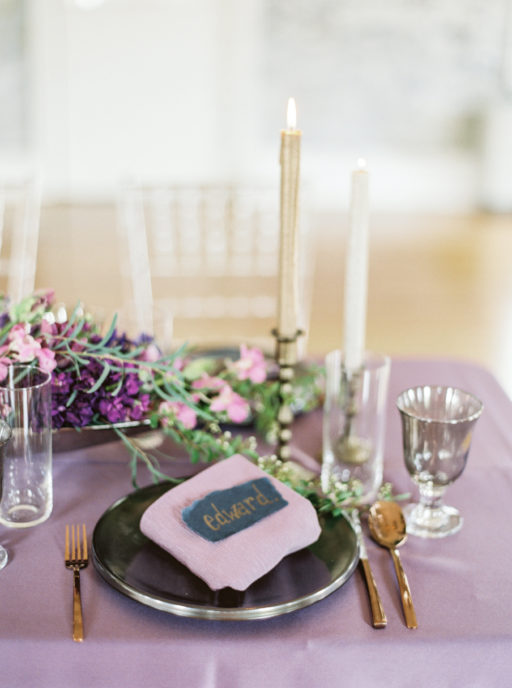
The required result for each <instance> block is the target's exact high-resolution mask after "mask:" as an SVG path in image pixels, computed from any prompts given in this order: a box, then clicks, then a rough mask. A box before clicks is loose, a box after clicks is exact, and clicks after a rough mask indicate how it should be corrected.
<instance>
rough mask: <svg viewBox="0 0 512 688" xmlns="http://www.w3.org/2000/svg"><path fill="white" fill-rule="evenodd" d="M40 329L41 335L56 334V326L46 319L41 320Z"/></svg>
mask: <svg viewBox="0 0 512 688" xmlns="http://www.w3.org/2000/svg"><path fill="white" fill-rule="evenodd" d="M40 329H41V334H51V335H55V334H57V325H55V323H51V322H49V321H48V320H47V319H46V318H43V319H42V320H41V325H40Z"/></svg>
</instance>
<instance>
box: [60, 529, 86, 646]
mask: <svg viewBox="0 0 512 688" xmlns="http://www.w3.org/2000/svg"><path fill="white" fill-rule="evenodd" d="M69 532H70V527H69V526H66V544H65V552H64V559H65V564H66V568H68V569H71V570H72V571H73V640H74V641H75V642H77V643H81V642H82V640H83V639H84V622H83V618H82V598H81V596H80V569H85V567H86V566H87V564H88V563H89V555H88V552H87V534H86V532H85V523H84V524H82V538H80V526H78V525H77V526H73V525H72V526H71V547H70V536H69Z"/></svg>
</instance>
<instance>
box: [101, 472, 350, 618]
mask: <svg viewBox="0 0 512 688" xmlns="http://www.w3.org/2000/svg"><path fill="white" fill-rule="evenodd" d="M169 489H171V488H170V487H169V485H168V484H166V483H161V484H159V485H150V486H149V487H144V488H141V489H140V490H137V491H135V492H132V493H131V494H129V495H127V496H126V497H123V498H122V499H120V500H119V501H117V502H116V503H115V504H113V505H112V506H111V507H110V508H109V509H107V511H106V512H105V513H104V514H103V516H102V517H101V518H100V520H99V521H98V523H97V524H96V527H95V529H94V533H93V538H92V552H93V561H94V564H95V566H96V568H97V569H98V571H99V573H100V574H101V575H102V576H103V578H104V579H105V580H106V581H107V582H108V583H109V584H110V585H112V586H113V587H114V588H116V589H117V590H120V591H121V592H122V593H124V594H125V595H127V596H128V597H131V598H132V599H135V600H137V601H138V602H141V603H142V604H145V605H148V606H149V607H155V608H156V609H160V610H162V611H165V612H169V613H171V614H177V615H178V616H189V617H196V618H201V619H221V620H245V619H265V618H268V617H271V616H279V615H281V614H286V613H288V612H292V611H294V610H295V609H301V608H302V607H307V606H309V605H311V604H314V603H315V602H318V601H319V600H321V599H323V598H324V597H327V595H330V594H331V593H332V592H334V590H336V589H337V588H339V587H340V586H341V585H343V584H344V583H345V582H346V581H347V580H348V579H349V578H350V576H351V575H352V573H353V571H354V569H355V567H356V565H357V561H358V557H359V549H358V545H357V537H356V535H355V533H354V530H353V529H352V526H351V525H350V524H349V522H348V521H347V520H346V519H345V518H343V517H339V518H326V519H322V520H321V525H322V532H321V535H320V538H319V539H318V540H317V541H316V542H315V543H314V544H312V545H310V546H309V547H307V548H306V549H303V550H300V551H299V552H295V553H294V554H290V555H288V556H287V557H285V558H284V559H283V560H282V561H281V562H280V563H279V564H278V565H277V566H276V567H275V568H274V569H272V571H270V572H269V573H267V574H266V575H265V576H263V577H262V578H260V579H259V580H257V581H255V582H254V583H253V584H252V585H251V586H250V587H249V588H248V589H247V590H245V591H244V592H238V591H236V590H232V589H231V588H224V589H223V590H218V591H212V590H210V588H209V587H208V586H207V585H206V583H204V582H203V581H202V580H201V579H200V578H198V577H197V576H195V575H194V574H193V573H191V572H190V571H189V569H188V568H186V567H185V566H184V565H183V564H181V563H180V562H178V561H177V560H176V559H174V558H173V557H172V556H171V555H170V554H168V553H167V552H166V551H165V550H163V549H161V548H160V547H159V546H158V545H156V544H155V543H153V542H152V541H151V540H149V539H148V538H146V537H145V536H144V535H143V534H142V533H141V531H140V529H139V523H140V519H141V516H142V514H143V513H144V511H145V510H146V509H147V508H148V506H149V505H150V504H152V503H153V502H154V501H155V500H156V499H158V497H160V496H161V495H162V494H164V492H166V491H167V490H169Z"/></svg>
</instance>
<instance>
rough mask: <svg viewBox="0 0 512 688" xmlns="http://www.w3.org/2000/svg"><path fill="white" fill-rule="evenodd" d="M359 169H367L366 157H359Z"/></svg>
mask: <svg viewBox="0 0 512 688" xmlns="http://www.w3.org/2000/svg"><path fill="white" fill-rule="evenodd" d="M357 169H358V170H360V171H366V159H365V158H357Z"/></svg>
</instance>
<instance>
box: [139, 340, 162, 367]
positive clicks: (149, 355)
mask: <svg viewBox="0 0 512 688" xmlns="http://www.w3.org/2000/svg"><path fill="white" fill-rule="evenodd" d="M160 358H161V353H160V349H159V348H158V347H157V345H156V344H153V343H151V344H150V345H149V346H148V347H147V349H144V351H143V352H142V353H141V355H140V360H141V361H147V362H148V363H154V362H155V361H158V360H159V359H160Z"/></svg>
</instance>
